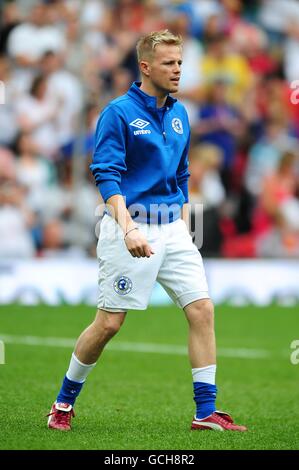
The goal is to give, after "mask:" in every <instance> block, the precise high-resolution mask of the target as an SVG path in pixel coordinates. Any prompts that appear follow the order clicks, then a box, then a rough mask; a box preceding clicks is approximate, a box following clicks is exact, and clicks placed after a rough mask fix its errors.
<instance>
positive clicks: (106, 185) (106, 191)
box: [97, 180, 122, 202]
mask: <svg viewBox="0 0 299 470" xmlns="http://www.w3.org/2000/svg"><path fill="white" fill-rule="evenodd" d="M97 186H98V188H99V191H100V193H101V196H102V198H103V200H104V202H106V201H107V199H109V197H111V196H114V195H115V194H122V192H121V190H120V187H119V184H118V183H117V182H116V181H111V180H109V181H103V182H102V183H99V184H98V185H97Z"/></svg>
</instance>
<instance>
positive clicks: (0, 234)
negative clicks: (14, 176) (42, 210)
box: [0, 179, 35, 259]
mask: <svg viewBox="0 0 299 470" xmlns="http://www.w3.org/2000/svg"><path fill="white" fill-rule="evenodd" d="M24 196H25V190H24V188H23V187H22V186H21V185H19V184H18V183H17V182H16V181H15V180H10V181H7V180H3V179H1V180H0V258H1V259H4V258H17V259H20V258H31V257H33V256H34V254H35V249H34V243H33V239H32V237H31V234H30V228H31V226H32V225H33V223H34V217H33V214H32V213H31V212H30V211H29V210H28V207H26V204H25V197H24Z"/></svg>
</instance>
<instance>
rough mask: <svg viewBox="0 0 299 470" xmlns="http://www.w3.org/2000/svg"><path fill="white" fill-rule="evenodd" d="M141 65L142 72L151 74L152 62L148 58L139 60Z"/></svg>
mask: <svg viewBox="0 0 299 470" xmlns="http://www.w3.org/2000/svg"><path fill="white" fill-rule="evenodd" d="M139 67H140V71H141V73H143V74H144V75H145V76H146V77H148V76H149V74H150V64H149V62H148V61H147V60H141V61H140V62H139Z"/></svg>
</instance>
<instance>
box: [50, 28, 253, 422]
mask: <svg viewBox="0 0 299 470" xmlns="http://www.w3.org/2000/svg"><path fill="white" fill-rule="evenodd" d="M137 55H138V62H139V66H140V71H141V76H142V82H141V83H134V84H133V85H132V87H131V88H130V89H129V91H128V92H127V93H126V94H125V95H123V96H121V97H120V98H117V99H116V100H114V101H112V102H111V103H110V104H109V105H108V106H107V107H106V108H105V109H104V111H103V112H102V114H101V117H100V119H99V122H98V127H97V132H96V149H95V154H94V160H93V164H92V165H91V170H92V172H93V174H94V176H95V179H96V182H97V185H98V186H99V190H100V192H101V195H102V197H103V199H104V201H105V203H106V205H107V211H108V212H109V214H107V215H105V216H104V218H103V220H102V224H101V233H100V237H99V243H98V256H99V267H100V274H99V285H100V295H99V303H98V308H99V310H98V312H97V315H96V318H95V320H94V322H93V323H92V324H91V325H90V326H89V327H88V328H87V329H86V330H85V331H84V332H83V333H82V334H81V336H80V337H79V339H78V342H77V344H76V347H75V351H74V353H73V355H72V359H71V362H70V366H69V369H68V371H67V373H66V376H65V378H64V381H63V385H62V388H61V390H60V392H59V394H58V397H57V399H56V402H55V403H54V404H53V406H52V410H51V413H50V415H49V422H48V426H49V427H50V428H54V429H61V430H69V429H70V427H71V417H72V416H73V406H74V403H75V399H76V397H77V396H78V394H79V392H80V390H81V388H82V385H83V383H84V381H85V379H86V377H87V375H88V373H89V372H90V371H91V370H92V369H93V367H94V366H95V363H96V361H97V359H98V358H99V356H100V354H101V352H102V350H103V348H104V347H105V345H106V343H107V342H108V341H109V340H110V339H111V338H112V336H114V335H115V333H117V331H118V330H119V328H120V326H121V325H122V323H123V321H124V319H125V316H126V312H127V311H128V310H130V309H138V310H141V309H146V308H147V305H148V302H149V298H150V294H151V291H152V288H153V285H154V283H155V281H156V280H158V282H160V283H161V285H162V286H163V287H164V288H165V289H166V291H167V292H168V294H169V295H170V296H171V298H172V299H173V300H174V302H175V303H176V304H177V305H178V306H179V307H180V308H182V309H184V312H185V315H186V318H187V320H188V322H189V357H190V362H191V366H192V375H193V383H194V400H195V402H196V416H195V417H194V419H193V421H192V429H215V430H220V431H223V430H226V429H227V430H235V431H245V430H246V428H245V427H244V426H237V425H235V424H234V423H233V420H232V419H231V417H230V416H229V415H228V414H227V413H223V412H218V411H216V408H215V399H216V386H215V373H216V365H215V363H216V353H215V336H214V325H213V305H212V302H211V300H210V299H209V295H208V286H207V282H206V278H205V273H204V268H203V264H202V259H201V255H200V254H199V252H198V250H197V249H196V247H195V245H194V244H193V243H192V239H191V237H190V235H189V233H188V230H187V227H186V224H185V222H184V221H183V220H182V218H181V215H182V214H183V215H184V212H185V211H184V205H185V204H186V203H187V202H188V187H187V181H188V177H189V173H188V159H187V158H188V157H187V154H188V147H189V140H190V130H189V123H188V118H187V114H186V111H185V109H184V107H183V106H182V105H181V104H180V103H178V102H177V100H175V99H174V98H172V97H171V96H170V95H169V93H175V92H177V90H178V86H179V80H180V74H181V65H182V59H181V55H182V44H181V39H180V38H179V37H177V36H174V35H173V34H171V33H170V32H169V31H167V30H166V31H160V32H154V33H151V34H149V35H148V36H145V37H143V38H141V39H140V40H139V42H138V44H137Z"/></svg>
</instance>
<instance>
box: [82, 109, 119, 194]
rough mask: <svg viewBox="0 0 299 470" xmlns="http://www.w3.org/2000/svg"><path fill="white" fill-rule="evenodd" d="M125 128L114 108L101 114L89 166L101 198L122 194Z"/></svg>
mask: <svg viewBox="0 0 299 470" xmlns="http://www.w3.org/2000/svg"><path fill="white" fill-rule="evenodd" d="M125 159H126V126H125V123H124V121H123V119H122V117H121V115H120V113H119V112H118V109H117V107H116V106H108V107H107V108H105V109H104V111H103V112H102V114H101V116H100V118H99V121H98V124H97V128H96V138H95V151H94V155H93V161H92V164H91V165H90V169H91V171H92V174H93V175H94V177H95V180H96V184H97V186H98V188H99V190H100V193H101V195H102V198H103V199H104V201H105V202H106V201H107V199H109V197H111V196H113V195H114V194H122V192H121V188H120V183H121V176H122V173H124V172H126V170H127V167H126V163H125Z"/></svg>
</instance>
